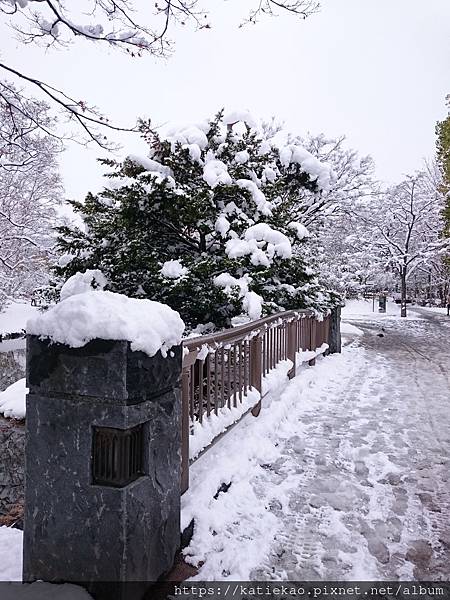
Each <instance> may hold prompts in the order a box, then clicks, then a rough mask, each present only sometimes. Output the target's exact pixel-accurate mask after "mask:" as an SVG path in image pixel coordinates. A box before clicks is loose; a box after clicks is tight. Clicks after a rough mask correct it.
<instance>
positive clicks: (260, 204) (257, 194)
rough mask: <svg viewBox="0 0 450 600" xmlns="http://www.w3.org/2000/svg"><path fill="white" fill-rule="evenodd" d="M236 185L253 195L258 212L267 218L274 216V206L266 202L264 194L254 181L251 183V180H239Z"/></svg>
mask: <svg viewBox="0 0 450 600" xmlns="http://www.w3.org/2000/svg"><path fill="white" fill-rule="evenodd" d="M236 185H238V186H239V187H240V188H243V189H244V190H248V191H249V192H250V193H251V195H252V198H253V201H254V203H255V204H256V208H257V210H258V212H260V213H261V214H262V215H265V216H266V217H270V215H271V214H272V205H271V203H270V202H269V201H268V200H266V197H265V196H264V194H263V192H262V191H261V190H260V189H259V188H258V186H257V185H256V183H255V182H254V181H250V180H249V179H238V180H237V181H236Z"/></svg>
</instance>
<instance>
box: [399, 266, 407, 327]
mask: <svg viewBox="0 0 450 600" xmlns="http://www.w3.org/2000/svg"><path fill="white" fill-rule="evenodd" d="M400 280H401V288H402V289H401V309H400V316H401V317H406V268H405V267H403V268H402V270H401V272H400Z"/></svg>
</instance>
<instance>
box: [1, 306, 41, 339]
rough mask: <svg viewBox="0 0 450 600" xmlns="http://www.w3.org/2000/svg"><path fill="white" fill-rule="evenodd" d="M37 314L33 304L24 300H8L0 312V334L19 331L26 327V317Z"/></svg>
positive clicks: (29, 317)
mask: <svg viewBox="0 0 450 600" xmlns="http://www.w3.org/2000/svg"><path fill="white" fill-rule="evenodd" d="M37 314H39V311H38V309H37V308H36V307H35V306H31V304H28V303H26V302H10V303H9V304H7V305H6V306H5V307H4V309H3V311H2V312H0V335H2V334H5V333H20V332H21V331H22V330H24V329H26V326H27V321H28V319H31V317H34V316H36V315H37Z"/></svg>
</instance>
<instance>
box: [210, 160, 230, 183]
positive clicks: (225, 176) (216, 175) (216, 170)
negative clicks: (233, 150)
mask: <svg viewBox="0 0 450 600" xmlns="http://www.w3.org/2000/svg"><path fill="white" fill-rule="evenodd" d="M203 179H204V180H205V181H206V183H207V184H208V185H209V186H210V187H212V188H215V187H216V186H217V185H219V184H223V185H231V184H232V183H233V180H232V179H231V177H230V174H229V173H228V170H227V166H226V164H225V163H224V162H222V161H221V160H209V161H208V162H207V163H206V164H205V166H204V167H203Z"/></svg>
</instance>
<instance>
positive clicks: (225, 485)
mask: <svg viewBox="0 0 450 600" xmlns="http://www.w3.org/2000/svg"><path fill="white" fill-rule="evenodd" d="M230 487H231V481H230V483H222V485H221V486H220V488H219V489H218V490H217V492H216V494H215V495H214V500H217V498H218V497H219V494H220V492H223V493H225V492H228V490H229V489H230Z"/></svg>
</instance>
